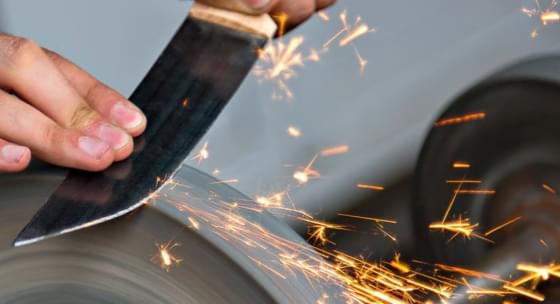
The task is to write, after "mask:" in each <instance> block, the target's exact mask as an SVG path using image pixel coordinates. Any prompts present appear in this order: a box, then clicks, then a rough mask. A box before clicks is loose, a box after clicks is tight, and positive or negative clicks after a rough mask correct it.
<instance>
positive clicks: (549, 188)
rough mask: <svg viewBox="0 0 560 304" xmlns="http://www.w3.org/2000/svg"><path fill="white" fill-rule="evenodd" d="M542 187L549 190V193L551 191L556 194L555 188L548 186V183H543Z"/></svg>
mask: <svg viewBox="0 0 560 304" xmlns="http://www.w3.org/2000/svg"><path fill="white" fill-rule="evenodd" d="M542 187H543V188H544V189H545V190H546V191H548V192H550V193H552V194H556V189H554V188H552V187H550V186H549V185H547V184H543V185H542Z"/></svg>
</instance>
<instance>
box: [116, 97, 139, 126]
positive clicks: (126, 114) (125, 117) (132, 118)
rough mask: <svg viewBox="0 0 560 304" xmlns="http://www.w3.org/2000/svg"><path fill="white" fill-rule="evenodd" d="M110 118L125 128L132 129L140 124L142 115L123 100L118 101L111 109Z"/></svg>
mask: <svg viewBox="0 0 560 304" xmlns="http://www.w3.org/2000/svg"><path fill="white" fill-rule="evenodd" d="M111 119H113V120H114V121H115V122H116V123H117V124H118V125H119V126H121V127H123V128H125V129H134V128H136V127H138V126H139V125H140V124H142V121H144V115H142V113H140V112H139V111H138V110H137V109H135V108H134V107H132V106H130V105H127V103H125V102H119V103H117V104H115V105H114V106H113V109H111Z"/></svg>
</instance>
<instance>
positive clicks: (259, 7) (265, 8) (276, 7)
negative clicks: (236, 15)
mask: <svg viewBox="0 0 560 304" xmlns="http://www.w3.org/2000/svg"><path fill="white" fill-rule="evenodd" d="M197 1H199V2H201V3H206V4H209V5H212V6H215V7H221V8H226V9H230V10H235V11H239V12H243V13H248V14H264V13H270V14H271V15H273V16H274V15H280V14H282V13H285V14H286V15H287V16H288V20H287V29H291V28H293V27H295V26H297V25H298V24H300V23H302V22H304V21H305V20H307V19H308V18H309V17H311V16H312V15H313V14H314V13H315V12H316V11H319V10H322V9H325V8H327V7H328V6H330V5H332V4H334V3H335V2H336V0H197Z"/></svg>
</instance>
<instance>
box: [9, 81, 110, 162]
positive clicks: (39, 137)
mask: <svg viewBox="0 0 560 304" xmlns="http://www.w3.org/2000/svg"><path fill="white" fill-rule="evenodd" d="M0 113H2V119H0V138H3V139H5V140H6V141H9V142H12V143H17V144H18V145H22V146H26V147H29V148H30V149H31V152H32V153H33V155H35V156H37V157H39V158H41V159H43V160H45V161H47V162H49V163H52V164H55V165H59V166H64V167H70V168H77V169H83V170H88V171H99V170H103V169H105V168H107V167H108V166H109V165H110V164H111V163H112V162H113V160H114V156H113V152H112V151H111V147H110V146H109V145H108V144H107V143H105V142H103V141H101V140H99V139H97V138H96V137H92V136H86V135H83V134H81V133H80V132H78V131H76V130H71V129H65V128H62V127H60V126H59V125H57V124H56V123H55V122H54V121H52V120H51V119H49V118H48V117H46V116H45V115H44V114H43V113H41V112H39V111H38V110H37V109H35V108H33V107H32V106H30V105H29V104H26V103H25V102H23V101H22V100H20V99H19V98H17V97H16V96H13V95H9V94H7V93H5V92H1V91H0Z"/></svg>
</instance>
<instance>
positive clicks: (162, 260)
mask: <svg viewBox="0 0 560 304" xmlns="http://www.w3.org/2000/svg"><path fill="white" fill-rule="evenodd" d="M177 246H179V243H174V244H171V242H169V243H167V244H165V245H159V244H156V247H157V248H158V254H157V255H155V256H154V257H152V261H156V260H157V261H159V265H160V267H161V269H163V270H165V271H166V272H169V271H170V270H171V268H172V267H173V266H174V265H179V264H180V263H181V262H182V261H183V260H181V259H179V258H178V257H176V256H174V255H173V253H172V250H173V249H174V248H175V247H177Z"/></svg>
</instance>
